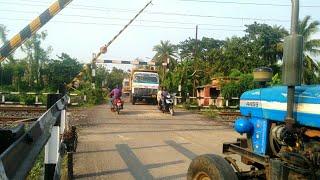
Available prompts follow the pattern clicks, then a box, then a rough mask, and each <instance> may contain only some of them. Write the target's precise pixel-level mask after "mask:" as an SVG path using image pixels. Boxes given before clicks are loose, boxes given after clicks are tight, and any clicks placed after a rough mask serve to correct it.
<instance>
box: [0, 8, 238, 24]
mask: <svg viewBox="0 0 320 180" xmlns="http://www.w3.org/2000/svg"><path fill="white" fill-rule="evenodd" d="M4 11H8V12H16V13H30V14H33V12H30V11H15V10H4ZM58 16H62V17H81V18H92V19H108V20H123V21H128V20H129V19H126V18H117V17H104V16H90V15H80V14H59V15H58ZM136 21H138V22H151V23H166V24H180V25H202V26H219V27H243V26H240V25H226V24H208V23H195V22H180V21H161V20H146V19H140V20H136Z"/></svg>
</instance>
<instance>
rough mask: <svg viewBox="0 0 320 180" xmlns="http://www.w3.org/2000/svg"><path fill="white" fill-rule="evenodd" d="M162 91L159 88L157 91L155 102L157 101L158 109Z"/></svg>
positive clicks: (161, 88)
mask: <svg viewBox="0 0 320 180" xmlns="http://www.w3.org/2000/svg"><path fill="white" fill-rule="evenodd" d="M162 90H163V87H160V88H159V91H158V93H157V101H158V107H159V108H160V105H161V96H162Z"/></svg>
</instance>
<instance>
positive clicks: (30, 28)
mask: <svg viewBox="0 0 320 180" xmlns="http://www.w3.org/2000/svg"><path fill="white" fill-rule="evenodd" d="M71 1H72V0H58V1H56V2H55V3H53V4H52V5H51V6H50V7H49V8H48V9H46V10H45V11H44V12H43V13H42V14H41V15H40V16H38V17H37V18H35V19H34V20H33V21H32V22H31V23H30V24H29V25H27V26H26V27H25V28H23V29H22V31H20V32H19V33H18V34H16V35H15V36H14V37H13V38H12V39H11V40H10V41H7V42H6V43H5V44H4V45H3V46H2V47H1V49H0V62H2V61H3V60H4V59H5V58H6V57H8V56H9V55H10V54H11V53H12V52H13V51H14V50H16V49H17V48H18V47H20V46H21V44H22V43H23V42H24V41H26V40H27V39H28V38H30V37H31V36H32V35H33V34H34V33H35V32H37V31H38V30H39V29H40V28H41V27H42V26H44V25H45V24H46V23H47V22H48V21H50V20H51V18H52V17H53V16H55V15H56V14H58V13H59V12H60V11H61V10H62V9H63V8H64V7H66V6H67V5H68V4H69V3H70V2H71Z"/></svg>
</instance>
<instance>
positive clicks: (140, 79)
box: [133, 74, 158, 84]
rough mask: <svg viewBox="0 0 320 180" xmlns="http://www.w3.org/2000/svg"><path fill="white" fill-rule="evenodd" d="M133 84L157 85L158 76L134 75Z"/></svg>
mask: <svg viewBox="0 0 320 180" xmlns="http://www.w3.org/2000/svg"><path fill="white" fill-rule="evenodd" d="M133 82H135V83H152V84H157V83H158V76H157V75H156V74H135V75H134V77H133Z"/></svg>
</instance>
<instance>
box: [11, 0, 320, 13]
mask: <svg viewBox="0 0 320 180" xmlns="http://www.w3.org/2000/svg"><path fill="white" fill-rule="evenodd" d="M176 1H184V2H200V3H215V4H236V5H253V6H273V7H277V6H278V7H291V4H278V3H255V2H238V1H217V0H176ZM28 2H36V3H42V4H46V3H45V2H43V1H37V0H28ZM10 3H13V2H10ZM73 6H77V7H89V8H98V9H102V8H103V7H99V6H90V5H73ZM300 7H302V8H319V7H320V5H301V6H300ZM131 11H134V10H131Z"/></svg>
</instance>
